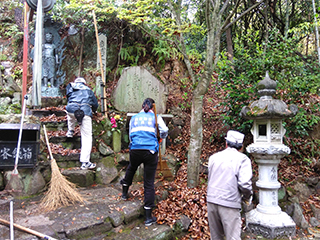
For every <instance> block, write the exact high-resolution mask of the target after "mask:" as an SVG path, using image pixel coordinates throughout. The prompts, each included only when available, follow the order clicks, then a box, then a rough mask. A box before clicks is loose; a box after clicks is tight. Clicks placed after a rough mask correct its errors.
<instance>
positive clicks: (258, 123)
mask: <svg viewBox="0 0 320 240" xmlns="http://www.w3.org/2000/svg"><path fill="white" fill-rule="evenodd" d="M258 87H259V91H258V93H259V95H260V96H261V97H260V99H259V100H258V101H254V102H253V103H251V104H250V105H249V106H245V107H243V109H242V110H241V116H242V117H243V118H245V119H252V120H254V122H253V127H252V130H251V132H252V134H253V143H252V144H250V145H249V146H248V147H247V151H248V152H249V153H250V154H252V155H253V156H254V158H255V160H256V162H257V164H258V165H259V180H258V181H257V183H256V185H257V187H258V188H259V204H258V205H257V207H256V208H255V209H253V210H251V211H250V212H248V213H247V214H246V222H247V227H248V229H249V230H250V231H251V232H253V233H255V234H257V235H262V236H263V237H265V238H271V239H274V238H277V237H280V236H285V235H286V236H292V235H294V234H295V231H296V224H295V223H294V221H293V220H292V219H291V217H290V216H289V215H288V214H287V213H285V212H283V211H281V208H280V207H279V206H278V189H279V188H280V183H279V182H278V164H279V163H280V159H281V158H282V157H284V156H285V155H286V154H289V153H290V148H289V147H287V146H286V145H284V144H283V143H282V138H283V136H284V134H285V129H284V127H283V125H282V119H283V118H287V117H292V116H294V115H295V114H296V113H297V111H298V108H297V106H296V105H290V107H289V108H288V107H287V105H286V104H285V103H284V102H283V101H281V100H278V99H273V98H272V96H273V95H274V94H275V92H276V90H275V89H276V82H275V81H273V80H271V79H270V77H269V75H268V73H267V74H266V77H265V78H264V79H263V80H262V81H260V82H259V83H258Z"/></svg>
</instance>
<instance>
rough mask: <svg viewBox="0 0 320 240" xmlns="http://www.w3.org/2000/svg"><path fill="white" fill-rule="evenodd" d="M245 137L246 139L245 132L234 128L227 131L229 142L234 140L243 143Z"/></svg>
mask: <svg viewBox="0 0 320 240" xmlns="http://www.w3.org/2000/svg"><path fill="white" fill-rule="evenodd" d="M243 139H244V134H242V133H240V132H237V131H234V130H229V131H228V133H227V137H226V140H227V141H229V142H233V143H237V144H238V143H241V144H242V143H243Z"/></svg>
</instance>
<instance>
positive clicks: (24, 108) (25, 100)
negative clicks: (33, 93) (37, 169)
mask: <svg viewBox="0 0 320 240" xmlns="http://www.w3.org/2000/svg"><path fill="white" fill-rule="evenodd" d="M27 99H28V97H27V95H26V96H25V97H24V100H23V107H22V113H21V123H20V130H19V138H18V145H17V153H16V159H15V162H14V169H13V172H17V168H18V162H19V155H20V146H21V138H22V128H23V121H24V114H25V112H26V105H27Z"/></svg>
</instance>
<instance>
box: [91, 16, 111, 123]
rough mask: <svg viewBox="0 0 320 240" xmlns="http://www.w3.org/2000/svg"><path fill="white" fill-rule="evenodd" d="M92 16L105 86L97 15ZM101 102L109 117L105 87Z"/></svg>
mask: <svg viewBox="0 0 320 240" xmlns="http://www.w3.org/2000/svg"><path fill="white" fill-rule="evenodd" d="M92 14H93V21H94V28H95V30H96V39H97V47H98V53H99V60H100V71H101V80H102V83H103V86H105V82H104V81H105V79H104V71H103V65H102V58H101V48H100V42H99V35H98V27H97V20H96V14H95V13H94V11H92ZM101 100H102V101H101V102H102V103H101V104H103V109H104V114H105V116H106V117H108V115H107V105H106V91H105V89H104V87H103V96H101Z"/></svg>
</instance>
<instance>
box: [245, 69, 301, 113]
mask: <svg viewBox="0 0 320 240" xmlns="http://www.w3.org/2000/svg"><path fill="white" fill-rule="evenodd" d="M276 87H277V83H276V81H274V80H272V79H271V78H270V77H269V74H268V72H266V76H265V78H264V79H263V80H262V81H260V82H259V83H258V89H259V90H258V94H259V95H260V99H259V100H257V101H254V102H252V103H251V104H250V105H249V106H244V107H243V108H242V110H241V112H240V116H241V117H242V118H244V119H270V118H273V119H275V118H278V119H283V118H288V117H292V116H294V115H295V114H296V113H297V112H298V107H297V106H296V105H294V104H291V105H290V106H289V108H288V106H287V105H286V104H285V102H283V101H282V100H279V99H273V98H272V96H273V95H274V94H275V93H276Z"/></svg>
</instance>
